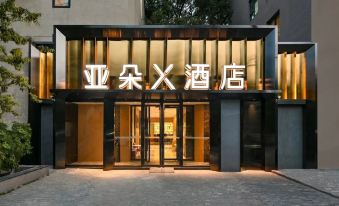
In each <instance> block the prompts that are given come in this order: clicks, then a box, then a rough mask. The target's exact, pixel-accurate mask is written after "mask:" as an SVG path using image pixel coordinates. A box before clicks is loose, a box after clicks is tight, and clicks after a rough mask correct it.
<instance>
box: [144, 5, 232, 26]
mask: <svg viewBox="0 0 339 206" xmlns="http://www.w3.org/2000/svg"><path fill="white" fill-rule="evenodd" d="M231 17H232V8H231V0H145V22H146V24H187V25H194V24H209V25H216V24H220V25H225V24H229V23H230V22H231Z"/></svg>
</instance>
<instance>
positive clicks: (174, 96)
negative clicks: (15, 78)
mask: <svg viewBox="0 0 339 206" xmlns="http://www.w3.org/2000/svg"><path fill="white" fill-rule="evenodd" d="M53 45H54V46H53V48H55V52H54V54H48V53H47V54H45V56H43V55H42V54H41V52H37V53H36V52H32V53H31V54H32V55H34V54H35V55H36V57H38V56H39V58H38V59H40V61H38V62H36V63H34V62H32V65H31V80H32V82H33V83H35V85H36V86H37V88H38V90H37V95H39V97H40V98H41V99H44V103H45V104H46V107H44V108H45V110H43V109H42V108H43V107H41V105H42V104H38V105H40V107H37V110H38V111H39V112H40V114H41V115H40V116H41V119H38V118H37V119H35V120H33V121H32V123H34V122H35V126H34V127H33V128H39V129H40V131H41V133H40V136H41V137H47V138H48V137H50V135H48V134H50V132H51V131H53V135H52V136H53V137H54V139H53V141H51V139H50V141H49V143H45V144H41V146H40V148H46V147H50V148H51V150H49V151H53V161H52V164H53V165H54V167H55V168H65V167H99V168H103V169H104V170H108V169H119V168H120V169H122V168H124V169H125V168H149V167H153V166H160V167H163V166H170V167H175V168H186V169H188V168H193V169H207V168H210V169H212V170H217V171H240V170H241V169H246V168H257V169H265V170H267V171H270V170H272V169H277V168H280V169H282V168H310V167H314V159H313V156H314V154H315V152H316V151H315V150H314V147H315V145H316V142H314V140H315V135H316V134H315V127H316V124H315V120H316V110H315V107H316V90H315V85H316V79H315V72H314V71H315V59H316V53H315V51H316V50H315V49H316V48H315V44H313V43H299V44H296V43H284V44H278V43H277V30H276V27H274V26H126V25H125V26H114V25H113V26H108V25H106V26H98V25H91V26H87V25H55V26H54V41H53ZM287 52H288V54H286V55H284V56H281V55H278V53H280V54H283V53H287ZM48 55H51V58H50V59H49V58H48ZM41 57H42V58H41ZM291 62H293V65H292V64H291ZM37 110H35V111H37ZM32 112H33V111H32ZM47 117H51V118H52V119H53V121H52V122H53V125H52V128H53V129H52V130H51V129H50V127H51V125H49V122H51V121H49V120H46V118H47ZM306 135H307V136H312V135H313V136H314V138H313V139H310V138H308V139H305V138H304V137H305V136H306ZM40 139H43V138H40ZM47 142H48V141H47ZM52 149H53V150H52ZM40 156H41V157H43V156H44V157H46V156H48V157H51V156H49V155H48V154H43V153H40Z"/></svg>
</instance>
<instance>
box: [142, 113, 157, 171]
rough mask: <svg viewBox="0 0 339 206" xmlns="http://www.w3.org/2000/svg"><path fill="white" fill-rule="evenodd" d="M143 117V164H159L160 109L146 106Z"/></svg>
mask: <svg viewBox="0 0 339 206" xmlns="http://www.w3.org/2000/svg"><path fill="white" fill-rule="evenodd" d="M145 110H146V118H145V124H144V125H145V142H144V145H145V151H144V154H145V156H144V159H145V165H160V110H159V106H147V107H145Z"/></svg>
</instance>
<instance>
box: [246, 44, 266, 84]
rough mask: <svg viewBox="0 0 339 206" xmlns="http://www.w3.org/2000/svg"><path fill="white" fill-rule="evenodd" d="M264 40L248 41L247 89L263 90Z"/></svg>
mask: <svg viewBox="0 0 339 206" xmlns="http://www.w3.org/2000/svg"><path fill="white" fill-rule="evenodd" d="M261 45H262V41H261V40H257V41H247V55H246V57H247V67H246V68H247V72H246V73H247V89H248V90H262V79H263V69H262V68H263V63H262V62H263V60H262V52H261V51H262V49H261V48H262V46H261Z"/></svg>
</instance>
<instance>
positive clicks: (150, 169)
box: [149, 167, 174, 173]
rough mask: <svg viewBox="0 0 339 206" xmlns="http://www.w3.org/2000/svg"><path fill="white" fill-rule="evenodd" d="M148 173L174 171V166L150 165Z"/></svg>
mask: <svg viewBox="0 0 339 206" xmlns="http://www.w3.org/2000/svg"><path fill="white" fill-rule="evenodd" d="M149 173H174V167H151V168H149Z"/></svg>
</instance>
